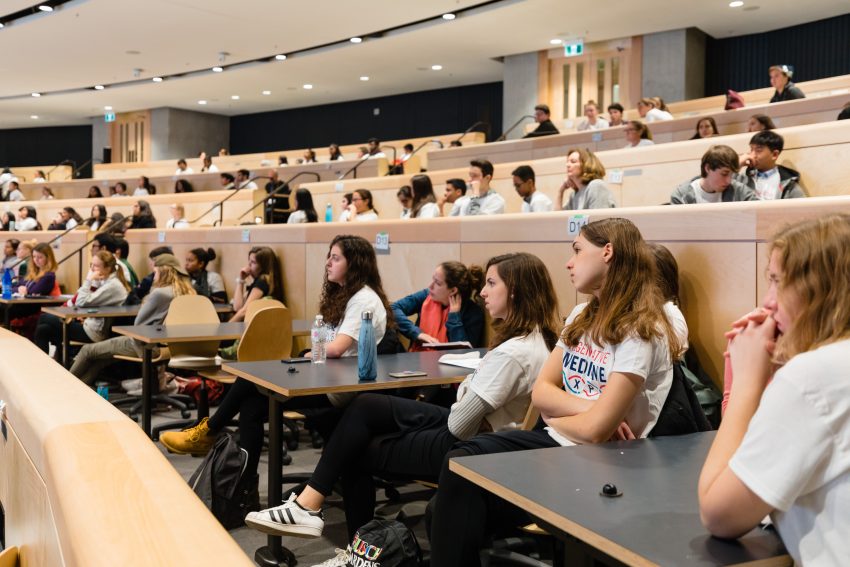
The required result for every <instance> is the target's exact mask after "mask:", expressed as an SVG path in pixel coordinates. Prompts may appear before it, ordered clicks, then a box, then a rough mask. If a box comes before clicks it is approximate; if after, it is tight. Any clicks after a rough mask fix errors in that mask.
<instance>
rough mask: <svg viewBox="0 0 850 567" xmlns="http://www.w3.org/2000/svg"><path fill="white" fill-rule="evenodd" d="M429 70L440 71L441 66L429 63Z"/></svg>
mask: <svg viewBox="0 0 850 567" xmlns="http://www.w3.org/2000/svg"><path fill="white" fill-rule="evenodd" d="M431 70H432V71H442V70H443V66H442V65H431Z"/></svg>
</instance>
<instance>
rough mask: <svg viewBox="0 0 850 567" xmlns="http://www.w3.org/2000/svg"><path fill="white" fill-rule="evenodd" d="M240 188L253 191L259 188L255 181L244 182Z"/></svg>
mask: <svg viewBox="0 0 850 567" xmlns="http://www.w3.org/2000/svg"><path fill="white" fill-rule="evenodd" d="M239 188H240V189H251V190H253V189H256V188H257V184H256V183H254V182H253V181H243V182H242V185H240V186H239Z"/></svg>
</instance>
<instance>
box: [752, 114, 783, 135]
mask: <svg viewBox="0 0 850 567" xmlns="http://www.w3.org/2000/svg"><path fill="white" fill-rule="evenodd" d="M775 129H776V124H774V123H773V120H772V119H771V118H770V116H768V115H767V114H753V115H752V116H750V119H749V120H748V121H747V132H762V131H764V130H775Z"/></svg>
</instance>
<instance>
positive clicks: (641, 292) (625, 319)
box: [430, 218, 681, 567]
mask: <svg viewBox="0 0 850 567" xmlns="http://www.w3.org/2000/svg"><path fill="white" fill-rule="evenodd" d="M572 249H573V257H572V258H571V259H570V261H569V262H568V263H567V269H568V270H569V272H570V279H571V280H572V282H573V285H575V288H576V289H577V290H578V291H579V293H583V294H588V295H590V301H588V302H587V303H582V304H580V305H578V306H576V307H575V309H573V311H572V313H570V315H569V317H567V324H566V327H565V328H564V330H563V331H562V332H561V335H560V340H559V341H558V344H557V345H556V346H555V348H554V350H553V351H552V354H551V355H550V356H549V358H548V360H547V361H546V364H545V365H544V366H543V369H542V370H541V371H540V374H539V376H538V377H537V380H536V382H535V383H534V390H533V392H532V399H533V402H534V406H535V407H536V408H537V409H538V410H539V411H540V416H541V418H542V419H541V422H540V423H538V426H539V427H536V428H535V429H534V430H533V431H508V432H503V433H486V434H484V435H480V436H478V437H475V438H474V439H472V440H470V441H468V442H466V443H463V444H460V445H456V446H455V448H454V449H453V450H452V451H451V452H449V453H448V455H447V456H446V459H445V461H444V463H443V466H442V471H441V474H440V480H439V487H440V488H439V490H438V491H437V500H436V503H435V506H434V515H433V519H432V521H431V534H430V535H431V550H432V556H431V557H432V558H431V562H432V564H434V565H440V566H441V567H450V566H464V567H467V566H475V565H479V564H480V559H479V555H478V554H479V551H480V548H481V547H482V546H483V544H484V541H485V536H486V532H487V526H488V523H489V522H490V520H494V519H496V518H498V516H499V514H498V513H496V512H495V511H494V510H493V509H492V508H491V504H492V500H491V499H490V498H489V497H488V495H487V494H488V493H487V491H486V490H484V489H481V488H480V487H477V486H475V485H473V484H472V483H470V482H468V481H466V480H464V479H462V478H461V477H459V476H457V475H455V474H454V473H452V472H450V471H449V468H448V462H449V459H451V458H453V457H459V456H465V455H476V454H489V453H504V452H508V451H520V450H527V449H538V448H545V447H558V446H570V445H576V444H583V443H601V442H604V441H607V440H609V439H612V438H618V439H633V438H635V437H645V436H646V435H647V434H648V433H649V432H650V430H651V429H652V427H653V426H654V425H655V423H656V420H657V419H658V416H659V414H660V412H661V407H662V406H663V405H664V402H665V400H666V398H667V393H668V392H669V391H670V386H671V385H672V382H673V360H675V358H676V357H677V356H678V354H679V351H680V349H681V346H680V339H679V338H678V337H677V334H676V332H675V331H674V330H673V328H672V326H671V323H670V321H669V316H668V315H667V314H666V309H665V302H666V301H667V300H666V298H665V297H664V296H663V295H662V292H661V290H660V289H659V286H658V284H657V281H656V265H655V260H654V258H653V256H652V254H651V252H650V250H649V248H648V247H647V245H646V242H645V241H644V240H643V238H642V237H641V234H640V232H639V231H638V229H637V227H635V225H634V224H632V222H631V221H628V220H626V219H621V218H610V219H604V220H600V221H595V222H591V223H588V224H587V225H585V226H584V227H582V229H581V232H580V233H579V235H578V236H577V237H576V239H575V240H574V241H573V244H572ZM544 424H545V425H546V427H545V428H544V427H543V425H544ZM490 525H492V524H490Z"/></svg>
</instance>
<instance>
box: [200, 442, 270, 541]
mask: <svg viewBox="0 0 850 567" xmlns="http://www.w3.org/2000/svg"><path fill="white" fill-rule="evenodd" d="M247 464H248V452H247V451H246V450H245V449H243V448H241V447H240V446H239V444H238V443H236V440H235V439H234V437H233V435H232V434H231V433H229V432H227V431H225V432H223V433H222V434H221V435H219V436H218V439H216V441H215V444H214V445H213V447H212V449H210V452H209V453H207V456H206V457H204V460H203V462H202V463H201V466H199V467H198V469H197V470H196V471H195V472H194V473H192V476H191V478H189V486H191V487H192V490H193V491H194V492H195V494H197V495H198V497H199V498H200V499H201V501H202V502H203V503H204V505H205V506H206V507H207V508H209V509H210V511H211V512H212V513H213V515H214V516H215V517H216V519H217V520H218V521H219V522H221V525H222V526H224V528H225V529H227V530H232V529H234V528H238V527H241V526H244V525H245V516H247V515H248V512H254V511H257V510H259V509H260V495H259V493H258V490H257V486H258V482H259V477H258V476H257V475H256V474H253V475H252V474H248V473H246V471H245V467H246V466H247Z"/></svg>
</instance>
